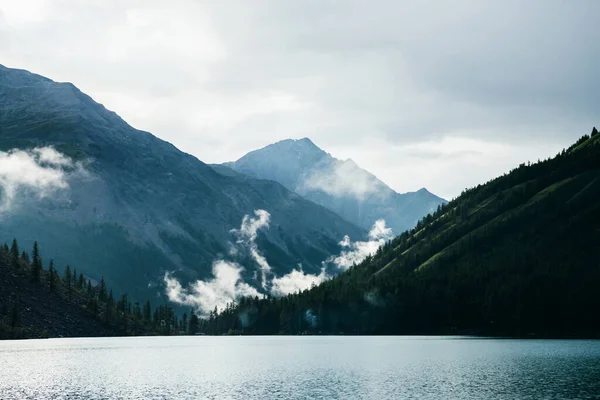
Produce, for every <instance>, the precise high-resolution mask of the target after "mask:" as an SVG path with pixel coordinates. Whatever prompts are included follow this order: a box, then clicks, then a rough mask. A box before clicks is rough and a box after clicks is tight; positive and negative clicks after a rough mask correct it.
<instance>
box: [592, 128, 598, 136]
mask: <svg viewBox="0 0 600 400" xmlns="http://www.w3.org/2000/svg"><path fill="white" fill-rule="evenodd" d="M597 134H598V129H596V127H594V129H592V137H594V136H596V135H597Z"/></svg>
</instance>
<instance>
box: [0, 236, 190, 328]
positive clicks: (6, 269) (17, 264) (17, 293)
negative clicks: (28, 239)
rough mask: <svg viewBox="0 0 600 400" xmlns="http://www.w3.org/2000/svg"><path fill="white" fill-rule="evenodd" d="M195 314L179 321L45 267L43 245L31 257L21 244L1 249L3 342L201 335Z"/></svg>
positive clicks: (70, 272) (73, 273) (166, 309)
mask: <svg viewBox="0 0 600 400" xmlns="http://www.w3.org/2000/svg"><path fill="white" fill-rule="evenodd" d="M197 331H198V318H197V317H196V315H194V314H193V313H190V318H189V319H188V314H187V313H184V314H183V315H181V316H178V315H176V314H175V312H174V311H173V308H172V307H170V306H168V305H160V306H158V307H156V308H153V307H152V306H151V304H150V301H146V302H145V303H139V302H137V301H133V300H132V299H129V298H128V296H127V294H121V295H119V296H116V295H115V294H113V291H112V290H111V289H110V288H109V287H107V285H106V284H105V282H104V279H103V278H102V279H101V280H100V282H94V283H93V282H92V281H91V280H90V279H88V278H86V277H85V276H83V274H81V273H78V272H77V269H76V268H71V267H70V266H69V265H67V266H65V268H64V269H63V270H59V267H58V266H57V265H55V264H54V262H53V261H52V260H50V261H49V262H47V263H46V262H44V261H42V256H41V252H40V248H39V246H38V243H37V242H35V243H34V246H33V249H32V250H31V252H28V251H26V250H23V249H20V248H19V244H18V242H17V240H16V239H15V240H13V241H12V243H11V244H10V245H8V244H4V245H2V246H0V339H10V338H13V339H20V338H44V337H68V336H71V337H76V336H129V335H180V334H187V333H192V334H193V333H196V332H197Z"/></svg>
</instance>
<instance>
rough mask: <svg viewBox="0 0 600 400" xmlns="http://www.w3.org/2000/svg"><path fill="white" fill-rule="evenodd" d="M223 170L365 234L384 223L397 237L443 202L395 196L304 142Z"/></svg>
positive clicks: (272, 148)
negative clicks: (266, 182)
mask: <svg viewBox="0 0 600 400" xmlns="http://www.w3.org/2000/svg"><path fill="white" fill-rule="evenodd" d="M223 165H225V166H228V167H230V168H232V169H234V170H235V171H237V172H240V173H243V174H246V175H248V176H252V177H255V178H263V179H271V180H274V181H277V182H279V183H281V184H282V185H284V186H285V187H287V188H288V189H290V190H292V191H294V192H296V193H298V194H300V195H301V196H303V197H305V198H307V199H309V200H311V201H314V202H315V203H317V204H321V205H322V206H325V207H327V208H329V209H330V210H332V211H335V212H336V213H338V214H339V215H341V216H342V217H343V218H345V219H346V220H348V221H350V222H353V223H355V224H356V225H359V226H361V227H363V228H365V229H368V228H369V227H370V226H371V225H372V224H373V222H375V221H376V220H378V219H381V218H383V219H385V221H386V223H387V225H388V226H390V227H391V228H392V229H393V231H394V232H396V233H400V232H403V231H405V230H406V229H410V228H412V227H413V226H414V225H415V224H416V223H417V221H418V220H419V219H421V218H422V217H423V216H425V215H427V214H428V213H430V212H433V211H435V210H436V209H437V207H438V206H439V205H441V204H444V203H445V200H444V199H442V198H440V197H438V196H436V195H434V194H432V193H430V192H429V191H427V189H424V188H423V189H420V190H419V191H417V192H412V193H403V194H400V193H396V192H395V191H394V190H392V189H391V188H390V187H389V186H387V185H386V184H385V183H383V182H382V181H381V180H379V179H377V177H376V176H375V175H373V174H371V173H370V172H368V171H366V170H364V169H362V168H361V167H359V166H358V165H357V164H356V163H355V162H354V161H352V160H351V159H348V160H344V161H342V160H338V159H336V158H334V157H333V156H331V155H330V154H329V153H326V152H325V151H323V150H321V149H320V148H319V147H317V146H316V145H315V144H314V143H313V142H312V141H311V140H310V139H308V138H304V139H300V140H292V139H287V140H283V141H280V142H277V143H274V144H271V145H269V146H266V147H264V148H262V149H259V150H255V151H252V152H250V153H248V154H246V155H245V156H243V157H242V158H240V159H239V160H237V161H234V162H227V163H224V164H223Z"/></svg>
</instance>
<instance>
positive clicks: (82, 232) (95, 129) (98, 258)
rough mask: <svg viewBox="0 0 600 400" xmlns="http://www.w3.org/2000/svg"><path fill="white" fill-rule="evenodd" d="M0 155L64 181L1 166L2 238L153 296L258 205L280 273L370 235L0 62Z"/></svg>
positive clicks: (219, 250) (223, 248)
mask: <svg viewBox="0 0 600 400" xmlns="http://www.w3.org/2000/svg"><path fill="white" fill-rule="evenodd" d="M0 158H4V159H6V160H9V161H10V162H11V165H12V163H13V162H18V161H19V160H25V161H26V162H27V165H29V166H32V168H33V171H37V172H38V173H45V174H46V176H48V174H49V176H51V177H54V184H55V185H57V187H58V189H56V190H54V191H51V190H49V189H50V188H49V187H46V186H43V185H42V183H44V182H48V180H46V181H44V180H43V179H40V180H37V181H35V180H34V182H33V184H32V185H29V186H26V185H23V182H25V183H26V182H29V181H30V180H31V177H32V176H34V174H33V172H32V170H25V169H24V168H18V167H14V168H15V170H16V171H20V172H21V173H20V174H17V173H16V172H13V173H12V174H10V176H9V175H3V174H2V171H0V175H2V176H1V177H2V178H4V179H0V214H1V215H0V218H2V223H0V240H1V241H2V242H4V241H9V240H12V238H13V237H17V238H19V241H20V242H21V243H23V245H26V246H27V247H28V248H31V245H32V244H33V241H34V240H38V241H39V242H40V243H42V244H43V245H44V246H45V247H46V248H48V249H49V250H51V251H52V255H53V257H54V259H55V260H56V261H57V262H58V263H60V264H62V265H65V264H68V263H70V264H77V265H79V268H80V271H81V272H83V273H84V274H86V275H87V276H89V277H91V278H94V279H95V280H98V281H99V280H100V277H102V276H104V278H105V280H106V282H107V283H108V284H110V285H111V286H112V287H113V288H115V290H116V291H117V290H118V291H119V292H127V293H129V294H130V296H132V297H135V298H138V299H141V298H144V299H145V298H149V299H150V301H151V302H152V303H153V304H155V305H156V304H160V303H161V299H160V297H156V296H155V295H156V291H157V290H156V285H157V284H160V283H161V282H162V280H163V277H164V274H165V272H173V271H174V273H175V275H176V276H177V278H178V279H180V280H181V281H182V282H190V281H195V280H197V279H204V278H207V277H209V276H210V275H211V273H212V264H213V262H214V261H215V260H218V259H219V258H221V257H222V256H223V254H228V253H229V251H230V247H231V243H232V242H235V241H236V240H237V239H238V238H236V237H234V236H233V235H232V233H231V230H232V229H237V228H239V227H240V224H241V223H242V220H243V218H244V216H245V215H252V214H253V213H254V211H255V210H258V209H262V210H267V211H268V212H269V213H270V229H269V230H263V231H261V232H260V233H259V234H258V237H257V239H256V240H257V241H258V243H260V246H261V250H262V251H263V253H264V254H263V255H264V257H265V258H266V260H267V261H268V262H269V264H270V265H271V266H272V267H273V271H274V272H276V273H278V274H280V275H284V274H286V273H289V272H290V271H291V270H292V269H293V268H295V267H296V266H297V264H299V263H301V264H302V266H303V268H304V270H305V271H307V272H311V273H318V272H319V271H320V269H321V262H322V261H323V260H325V259H327V258H328V257H329V256H331V254H336V253H339V251H340V246H339V244H338V243H339V242H340V240H342V239H343V238H344V236H345V235H350V237H352V239H353V240H360V239H362V238H364V237H366V234H367V232H366V231H365V230H364V229H361V228H359V227H357V226H355V225H353V224H351V223H349V222H347V221H345V220H344V219H342V218H341V217H340V216H338V215H337V214H335V213H333V212H332V211H330V210H328V209H326V208H324V207H321V206H319V205H317V204H315V203H312V202H310V201H308V200H306V199H304V198H302V197H301V196H299V195H297V194H296V193H292V192H291V191H289V190H287V189H286V188H285V187H283V186H282V185H280V184H278V183H277V182H273V181H266V180H261V179H255V178H245V179H238V178H236V177H232V176H229V175H223V174H220V173H217V172H215V171H214V169H213V168H211V167H210V166H208V165H206V164H204V163H203V162H202V161H200V160H198V159H197V158H195V157H193V156H191V155H189V154H186V153H183V152H182V151H180V150H178V149H177V148H175V146H173V145H171V144H170V143H167V142H165V141H163V140H160V139H159V138H157V137H155V136H153V135H152V134H150V133H148V132H143V131H140V130H137V129H134V128H133V127H131V126H130V125H129V124H127V123H126V122H125V121H124V120H123V119H121V118H120V117H119V116H118V115H117V114H115V113H114V112H111V111H109V110H107V109H106V108H105V107H104V106H103V105H101V104H98V103H97V102H95V101H94V100H93V99H92V98H90V97H89V96H87V95H86V94H84V93H82V92H81V91H80V90H79V89H77V88H76V87H75V86H74V85H72V84H70V83H60V82H54V81H52V80H50V79H47V78H44V77H42V76H39V75H35V74H32V73H30V72H28V71H24V70H18V69H12V68H6V67H3V66H1V65H0ZM5 165H6V164H5ZM4 172H5V173H6V170H5V171H4ZM6 181H8V183H9V184H6ZM40 182H41V183H40ZM51 182H52V181H51ZM40 185H42V186H43V187H40ZM42 194H44V196H42ZM108 248H109V249H110V251H107V249H108ZM239 250H240V251H239V252H238V253H239V254H238V257H239V260H238V261H239V262H241V263H242V262H243V263H244V266H245V271H244V274H245V278H246V280H247V281H248V282H250V283H251V284H252V285H253V286H255V287H260V286H261V283H262V282H259V281H258V280H257V279H252V277H253V276H254V272H255V271H256V270H257V269H259V266H258V265H257V264H256V263H253V262H252V261H251V257H249V256H248V252H247V251H242V250H243V249H239ZM258 276H259V278H260V275H258Z"/></svg>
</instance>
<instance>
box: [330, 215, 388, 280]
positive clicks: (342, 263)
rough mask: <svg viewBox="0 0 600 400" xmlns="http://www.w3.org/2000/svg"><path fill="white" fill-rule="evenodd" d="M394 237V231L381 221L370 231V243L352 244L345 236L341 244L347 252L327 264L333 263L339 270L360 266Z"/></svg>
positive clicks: (332, 258) (344, 251) (331, 259)
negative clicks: (355, 265)
mask: <svg viewBox="0 0 600 400" xmlns="http://www.w3.org/2000/svg"><path fill="white" fill-rule="evenodd" d="M392 237H393V234H392V229H391V228H387V227H386V226H385V221H384V220H382V219H380V220H377V221H376V222H375V224H373V227H372V228H371V230H370V231H369V239H370V240H369V241H368V242H361V241H358V242H352V241H351V240H350V237H349V236H347V235H346V236H345V237H344V240H342V241H341V242H340V246H342V247H343V248H345V249H346V250H342V252H341V253H340V255H339V256H337V257H331V258H330V259H328V260H327V261H326V263H332V264H334V265H336V266H337V267H338V268H341V269H343V270H346V269H348V268H350V267H351V266H352V265H354V264H359V263H360V262H361V261H363V260H364V259H365V258H366V257H367V256H369V255H371V254H374V253H375V252H376V251H377V249H379V247H381V246H382V245H383V244H385V242H386V241H387V240H390V239H391V238H392Z"/></svg>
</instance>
